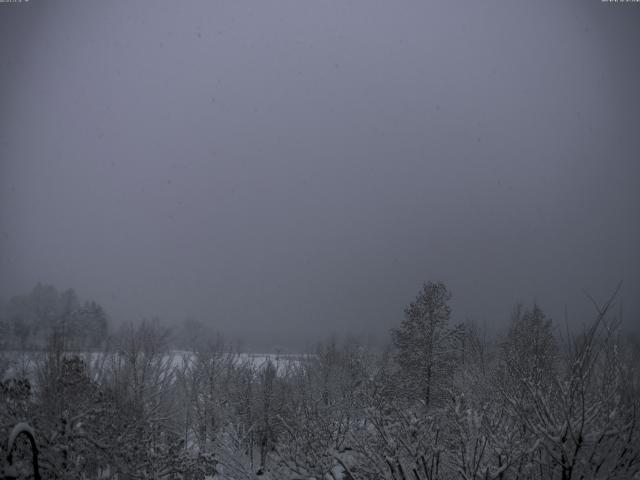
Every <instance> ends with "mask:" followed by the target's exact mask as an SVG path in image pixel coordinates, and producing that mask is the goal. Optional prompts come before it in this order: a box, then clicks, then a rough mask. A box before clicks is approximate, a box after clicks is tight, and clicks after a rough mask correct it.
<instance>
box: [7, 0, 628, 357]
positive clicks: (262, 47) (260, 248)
mask: <svg viewBox="0 0 640 480" xmlns="http://www.w3.org/2000/svg"><path fill="white" fill-rule="evenodd" d="M0 46H1V52H2V54H1V57H0V60H1V62H0V80H1V81H2V89H1V90H0V162H1V164H0V297H2V298H3V299H6V298H8V297H10V296H12V295H14V294H17V293H21V292H26V291H29V290H30V289H31V288H32V287H33V286H34V285H35V283H36V282H38V281H40V282H44V283H52V284H54V285H56V286H57V287H59V288H65V287H73V288H75V289H76V290H77V291H78V293H79V294H80V296H81V297H83V298H95V299H96V300H97V301H98V302H100V303H102V304H103V305H104V306H105V307H106V308H107V310H108V312H109V313H110V316H111V318H112V319H113V320H114V321H116V322H118V321H121V320H136V319H139V318H141V317H151V316H154V315H158V316H160V317H161V318H163V319H165V320H167V321H176V320H182V319H184V318H185V317H187V316H190V317H195V318H198V319H201V320H203V321H206V322H210V323H211V324H212V325H214V326H215V327H216V328H219V329H221V330H222V331H225V332H227V333H228V334H231V335H244V336H246V337H247V338H248V339H249V341H250V342H251V341H255V342H258V341H262V342H263V343H269V342H272V343H274V344H275V343H283V344H284V343H287V342H291V341H293V340H298V339H302V338H310V337H314V336H317V335H323V334H328V333H332V332H333V333H344V332H347V331H348V332H352V333H358V334H361V333H366V332H368V333H372V334H375V335H382V336H384V335H385V334H386V332H387V331H388V329H389V328H390V327H391V326H393V325H394V324H396V323H397V322H398V321H399V320H400V319H401V318H402V310H403V307H404V305H405V304H406V303H407V302H409V301H411V300H412V299H413V298H414V297H415V295H416V293H417V292H418V290H419V289H420V286H421V283H422V282H423V281H426V280H443V281H445V282H446V283H447V284H448V286H449V287H450V289H451V290H452V292H453V295H454V300H453V307H454V316H455V319H456V320H464V319H466V318H470V319H474V320H476V321H478V322H479V323H486V324H487V325H489V326H490V327H492V326H500V325H504V324H505V323H506V321H507V319H508V316H509V312H510V310H511V308H512V306H513V304H514V302H516V301H518V300H523V301H525V302H531V301H533V300H534V299H536V300H537V301H538V302H539V303H540V304H541V305H542V307H543V308H544V309H546V310H547V311H548V313H549V314H550V315H551V316H552V317H553V318H555V319H557V320H559V321H563V319H562V314H563V311H564V307H565V306H567V309H568V312H569V316H570V319H571V321H572V322H573V323H574V324H580V323H581V322H582V321H583V320H584V318H585V317H584V315H586V313H589V314H591V313H592V312H591V310H589V308H590V307H589V305H588V304H587V302H586V300H585V298H584V295H583V294H582V289H586V290H588V291H589V292H590V293H592V294H593V295H594V296H595V297H596V298H602V299H603V298H604V297H605V296H606V295H607V293H608V292H610V291H611V290H612V289H613V288H614V287H615V285H616V284H617V282H618V281H620V280H623V281H624V282H625V283H624V287H623V290H622V301H623V305H624V314H625V320H626V322H627V324H628V325H631V324H633V323H634V322H636V321H637V320H638V317H639V316H640V255H639V245H640V215H639V206H640V194H639V187H640V162H639V160H640V158H639V157H640V155H639V154H640V132H639V126H640V116H639V111H640V88H639V86H640V61H639V58H640V52H639V51H638V46H640V4H607V3H601V2H600V1H598V0H582V1H567V2H557V1H526V2H521V1H510V2H506V1H493V0H487V1H482V2H477V1H466V2H427V1H411V2H409V1H407V2H403V1H394V2H390V1H387V2H375V1H371V0H366V1H364V0H363V1H347V0H340V1H325V0H322V1H320V0H318V1H300V0H296V1H282V0H274V1H247V2H238V1H201V2H196V1H192V2H182V1H172V2H167V1H154V2H142V1H136V2H132V1H129V2H123V1H114V2H90V1H81V2H80V1H77V2H76V1H64V2H63V1H49V2H44V1H43V0H31V1H29V2H28V3H20V4H0Z"/></svg>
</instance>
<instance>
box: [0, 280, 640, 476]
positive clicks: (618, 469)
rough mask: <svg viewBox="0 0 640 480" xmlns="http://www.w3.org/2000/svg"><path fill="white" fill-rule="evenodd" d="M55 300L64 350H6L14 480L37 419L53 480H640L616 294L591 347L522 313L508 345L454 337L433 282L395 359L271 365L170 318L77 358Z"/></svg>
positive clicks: (343, 356)
mask: <svg viewBox="0 0 640 480" xmlns="http://www.w3.org/2000/svg"><path fill="white" fill-rule="evenodd" d="M41 288H44V287H41ZM45 291H46V288H45ZM38 292H40V293H41V291H40V290H38V289H36V293H38ZM49 292H50V293H51V292H52V291H50V290H49ZM34 297H37V295H34ZM51 298H52V299H53V298H57V301H55V302H52V303H51V305H52V306H53V305H57V307H58V308H59V310H57V312H58V315H61V316H60V317H59V319H58V320H57V321H53V323H52V324H53V325H54V327H51V325H49V326H48V327H47V328H48V329H49V332H50V333H51V336H50V337H49V340H48V341H47V342H46V345H47V348H46V349H45V350H44V351H42V352H26V353H25V354H22V353H19V354H18V355H13V353H14V352H12V354H11V355H10V354H8V353H6V352H4V353H3V352H0V476H1V475H2V474H1V472H2V468H4V465H3V463H2V462H3V461H4V459H5V458H8V453H9V452H6V451H5V448H6V447H5V445H6V443H5V441H4V440H3V439H4V438H6V437H7V436H8V435H9V432H10V431H11V429H12V428H13V426H14V425H16V424H17V423H20V422H27V423H29V424H30V425H31V427H33V431H34V436H35V439H36V442H37V446H38V450H39V452H40V456H39V458H40V462H41V464H40V469H41V472H42V478H82V479H96V480H97V479H101V480H103V479H106V478H110V479H114V480H116V479H118V480H120V479H147V478H148V479H167V480H169V479H190V480H204V479H206V478H216V479H218V478H219V479H229V480H258V479H263V480H264V479H269V480H276V479H278V480H293V479H297V480H300V479H312V478H314V479H334V480H375V479H378V480H409V479H411V480H436V479H438V480H458V479H460V480H482V479H487V480H488V479H491V480H509V479H522V480H524V479H527V480H555V479H558V480H560V479H562V480H570V479H576V480H577V479H611V480H613V479H619V480H629V479H636V478H639V475H640V346H639V344H638V342H637V341H636V340H634V339H633V338H631V337H629V336H623V335H621V334H620V333H619V329H618V326H619V321H618V319H617V318H616V317H615V316H614V315H612V312H613V311H614V310H615V309H614V308H613V304H614V299H615V294H614V295H612V296H611V298H610V299H609V300H608V301H606V302H605V303H603V304H596V303H595V302H594V307H595V308H594V319H593V321H592V322H591V323H590V324H589V325H588V326H587V327H585V329H584V330H583V331H581V332H580V333H577V334H575V333H571V332H562V333H561V330H560V329H556V328H555V326H554V324H553V322H552V321H551V319H549V318H547V317H546V315H545V314H544V312H543V311H542V310H541V309H540V308H538V307H537V306H535V305H534V306H532V307H531V308H523V307H520V306H518V307H516V308H515V309H514V311H513V315H512V318H511V322H510V324H509V326H508V328H507V329H505V330H504V331H503V332H502V334H501V335H499V336H498V337H497V338H493V339H491V338H487V336H485V335H484V334H483V332H482V330H481V329H479V328H477V326H475V325H473V324H461V325H451V324H450V322H449V320H450V315H451V308H450V306H449V301H450V298H451V295H450V293H449V291H448V289H447V288H446V286H445V285H444V284H442V283H439V282H429V283H426V284H425V285H424V286H423V288H422V289H421V290H420V292H419V293H418V296H417V297H416V299H415V301H413V302H412V303H411V304H409V305H408V306H407V308H406V309H405V312H404V318H403V319H402V320H401V321H399V322H398V324H397V327H396V328H394V329H393V330H392V332H391V336H390V342H389V347H388V349H386V350H382V351H379V350H375V351H374V350H370V349H368V348H366V347H365V346H363V345H362V344H361V343H359V342H358V340H357V339H348V340H344V341H337V340H331V341H328V342H323V343H320V344H318V346H317V347H316V348H315V350H314V351H312V352H309V355H307V356H305V357H304V358H303V359H302V361H288V360H287V359H281V358H278V357H277V356H274V357H271V358H270V359H267V360H266V361H265V363H264V364H263V365H260V366H257V365H256V364H255V362H253V361H252V360H251V359H250V358H248V357H243V356H242V355H239V354H238V353H237V352H235V351H234V349H233V348H232V347H231V346H230V345H228V344H226V343H225V342H224V341H223V340H222V338H221V337H220V336H216V335H212V333H211V331H210V330H208V329H207V328H205V327H204V326H203V325H202V324H201V323H198V322H186V323H185V325H186V326H187V327H188V328H184V329H183V333H185V334H186V332H189V333H190V335H191V336H190V337H189V338H187V337H184V338H182V340H181V341H183V342H185V345H186V344H187V343H188V344H189V348H188V350H189V353H184V354H182V353H177V352H175V350H173V349H172V348H173V347H172V344H171V342H170V339H171V338H172V334H171V332H170V330H169V329H167V328H166V327H164V326H163V325H162V324H161V323H160V322H158V321H142V322H141V323H139V324H137V325H133V324H128V325H123V326H122V327H121V328H119V329H118V330H117V331H116V332H115V333H113V334H112V335H110V340H109V342H108V344H107V345H105V348H104V350H103V354H96V353H95V352H85V353H83V352H76V353H70V352H69V351H68V350H66V348H65V345H64V342H63V341H61V337H60V335H59V333H60V331H61V330H60V328H59V322H60V321H61V320H60V318H66V317H68V316H69V315H71V313H69V312H74V311H80V309H81V308H82V307H78V306H77V305H76V307H77V308H76V309H75V310H74V309H66V310H65V305H66V304H65V302H64V301H63V300H61V299H68V298H69V296H68V294H66V296H65V293H63V294H61V295H51ZM10 303H11V302H10ZM17 303H18V304H19V303H20V302H17ZM27 303H28V302H27ZM26 311H31V310H28V309H27V310H26ZM51 311H52V312H53V311H56V310H51ZM65 312H67V313H65ZM65 315H66V317H65ZM71 316H73V315H71ZM78 317H81V315H80V314H78ZM14 318H18V317H14ZM66 321H67V320H65V322H66ZM88 324H90V323H88ZM42 328H45V327H42ZM83 328H85V327H83ZM45 330H46V329H45ZM45 330H43V331H42V332H41V333H42V335H44V331H45ZM37 331H38V330H37V329H36V330H35V331H34V335H36V334H37ZM87 331H89V330H87ZM36 336H37V335H36ZM34 338H35V337H34ZM88 338H90V337H88ZM14 453H15V454H14V457H13V458H14V463H15V464H16V465H17V468H18V471H19V472H20V477H19V478H32V477H31V475H32V467H31V463H30V458H31V457H30V455H29V452H28V449H27V448H26V445H25V444H23V445H22V446H19V447H18V448H17V449H16V452H14ZM214 475H215V476H214Z"/></svg>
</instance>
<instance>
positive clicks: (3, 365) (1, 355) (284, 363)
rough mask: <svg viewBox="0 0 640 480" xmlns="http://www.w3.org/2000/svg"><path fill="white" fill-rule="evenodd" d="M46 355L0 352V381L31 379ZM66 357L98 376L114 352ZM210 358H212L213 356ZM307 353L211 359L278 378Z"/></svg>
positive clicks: (174, 357) (178, 354) (173, 362)
mask: <svg viewBox="0 0 640 480" xmlns="http://www.w3.org/2000/svg"><path fill="white" fill-rule="evenodd" d="M47 355H48V353H47V352H43V351H26V352H20V351H2V352H0V379H6V378H10V377H15V376H21V377H27V378H30V379H32V380H33V379H34V378H33V375H34V372H35V368H36V367H37V366H38V365H39V364H42V362H44V361H46V359H47ZM64 355H65V356H66V357H72V356H78V357H80V358H82V359H83V360H84V362H85V363H86V364H87V365H88V366H89V368H90V370H91V371H93V372H94V373H96V374H97V373H98V372H99V371H100V370H101V369H102V368H103V367H105V366H107V365H108V364H109V363H111V362H113V361H117V358H118V355H119V354H117V353H112V352H108V353H104V352H66V353H65V354H64ZM211 358H214V357H213V356H212V357H211ZM309 358H310V355H308V354H277V353H228V352H217V353H216V354H215V359H216V361H217V362H219V363H220V364H221V365H228V364H229V363H232V364H234V365H237V366H240V365H247V366H249V367H250V368H253V369H255V371H257V372H258V371H260V370H261V369H263V368H265V367H266V366H267V365H268V364H269V362H271V363H272V364H273V366H274V367H275V368H276V372H277V373H278V375H283V374H284V373H285V372H287V371H288V370H289V369H291V368H295V367H297V366H299V365H300V364H301V363H302V362H304V361H306V360H308V359H309ZM162 361H163V362H166V364H167V366H171V367H173V368H177V369H182V368H184V367H186V366H188V364H189V363H190V362H195V361H197V356H196V354H195V353H193V352H189V351H184V350H175V351H171V352H169V353H167V354H165V355H164V357H163V358H162Z"/></svg>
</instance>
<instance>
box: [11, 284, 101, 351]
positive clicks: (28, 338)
mask: <svg viewBox="0 0 640 480" xmlns="http://www.w3.org/2000/svg"><path fill="white" fill-rule="evenodd" d="M108 331H109V322H108V320H107V314H106V313H105V310H104V308H102V306H100V305H99V304H98V303H96V302H95V301H86V302H81V301H80V300H79V299H78V295H77V294H76V292H75V291H74V290H73V289H71V288H69V289H67V290H64V291H62V292H59V291H58V290H57V289H56V288H55V287H53V286H51V285H42V284H40V283H38V284H37V285H36V286H35V287H34V288H33V290H31V292H30V293H27V294H24V295H17V296H15V297H12V298H11V299H10V300H9V301H8V302H7V304H6V305H4V307H3V308H2V309H1V310H0V348H1V349H3V350H12V349H15V350H18V349H19V350H32V349H42V348H45V347H46V346H47V342H48V340H49V339H50V338H51V337H52V336H53V335H54V334H55V336H56V337H57V338H62V339H63V340H64V345H65V348H67V349H68V350H80V349H95V348H98V347H100V346H101V345H102V344H103V342H104V340H105V338H106V336H107V334H108Z"/></svg>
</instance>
